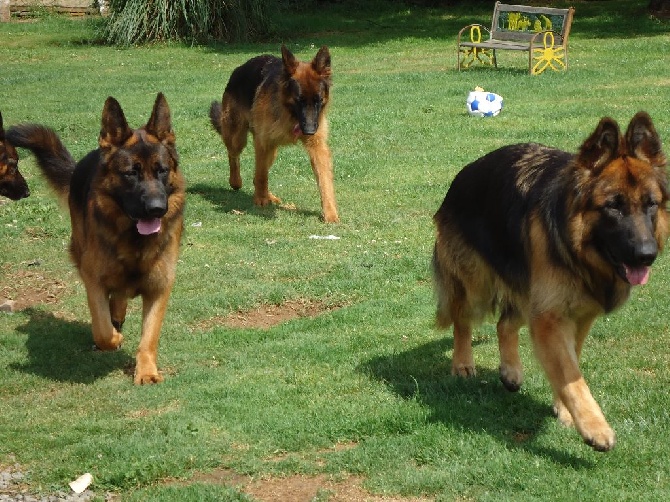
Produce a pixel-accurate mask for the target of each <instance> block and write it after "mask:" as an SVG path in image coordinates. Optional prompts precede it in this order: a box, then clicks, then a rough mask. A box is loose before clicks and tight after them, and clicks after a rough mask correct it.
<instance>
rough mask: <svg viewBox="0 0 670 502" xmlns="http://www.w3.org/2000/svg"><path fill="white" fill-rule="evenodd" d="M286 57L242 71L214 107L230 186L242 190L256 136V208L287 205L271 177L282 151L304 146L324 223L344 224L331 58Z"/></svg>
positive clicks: (265, 59)
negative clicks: (333, 147) (243, 168)
mask: <svg viewBox="0 0 670 502" xmlns="http://www.w3.org/2000/svg"><path fill="white" fill-rule="evenodd" d="M281 52H282V57H281V59H280V58H277V57H275V56H270V55H263V56H256V57H254V58H252V59H250V60H249V61H247V62H246V63H244V64H243V65H242V66H239V67H238V68H236V69H235V70H234V71H233V73H232V74H231V76H230V80H229V81H228V85H227V86H226V89H225V91H224V93H223V98H222V100H221V102H217V101H214V102H213V103H212V105H211V107H210V112H209V116H210V119H211V122H212V126H213V127H214V128H215V129H216V130H217V132H218V133H219V134H220V135H221V137H222V138H223V142H224V143H225V145H226V149H227V150H228V162H229V165H230V178H229V182H230V186H231V187H232V188H234V189H235V190H239V189H240V188H241V187H242V177H241V175H240V154H241V153H242V150H244V147H245V146H246V144H247V136H248V133H249V132H251V134H252V135H253V142H254V152H255V157H256V167H255V172H254V203H255V204H257V205H259V206H266V205H268V204H270V203H275V204H278V203H280V202H281V200H280V199H279V198H278V197H276V196H275V195H273V194H272V193H271V192H270V191H269V188H268V174H269V171H270V167H271V166H272V164H273V162H274V161H275V158H276V156H277V150H278V148H279V147H280V146H283V145H291V144H295V143H297V142H298V141H300V142H301V143H302V145H303V146H304V148H305V150H306V151H307V153H308V155H309V159H310V162H311V164H312V171H313V172H314V176H315V177H316V182H317V185H318V187H319V192H320V194H321V209H322V212H323V219H324V220H325V221H326V222H329V223H334V222H338V221H339V216H338V213H337V204H336V202H335V188H334V184H333V161H332V157H331V154H330V148H329V147H328V122H327V120H326V111H327V109H328V104H329V101H330V87H331V67H330V53H329V51H328V48H327V47H322V48H321V49H320V50H319V51H318V52H317V54H316V56H315V57H314V59H313V60H312V61H311V62H310V63H305V62H302V61H299V60H298V59H296V57H295V56H294V55H293V54H292V53H291V52H290V51H289V50H288V49H287V48H286V47H285V46H282V49H281Z"/></svg>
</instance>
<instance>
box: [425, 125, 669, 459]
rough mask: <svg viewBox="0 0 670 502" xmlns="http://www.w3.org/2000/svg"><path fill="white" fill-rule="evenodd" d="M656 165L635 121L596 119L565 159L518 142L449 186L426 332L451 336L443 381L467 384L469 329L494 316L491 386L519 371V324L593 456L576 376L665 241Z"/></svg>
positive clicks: (653, 140)
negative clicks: (589, 340) (433, 315)
mask: <svg viewBox="0 0 670 502" xmlns="http://www.w3.org/2000/svg"><path fill="white" fill-rule="evenodd" d="M665 164H666V158H665V155H664V153H663V151H662V149H661V141H660V139H659V136H658V134H657V132H656V130H655V128H654V126H653V124H652V121H651V118H650V117H649V116H648V115H647V114H646V113H644V112H640V113H638V114H636V115H635V116H634V117H633V119H632V120H631V122H630V124H629V126H628V129H627V131H626V133H625V135H621V133H620V130H619V126H618V125H617V123H616V122H615V121H614V120H612V119H611V118H603V119H602V120H601V121H600V123H599V124H598V126H597V128H596V129H595V131H594V132H593V133H592V134H591V135H590V137H589V138H588V139H586V141H585V142H584V144H583V145H582V146H581V148H580V150H579V152H578V153H577V154H576V155H573V154H570V153H567V152H564V151H561V150H557V149H554V148H548V147H545V146H542V145H538V144H534V143H527V144H518V145H512V146H506V147H503V148H500V149H498V150H496V151H494V152H491V153H489V154H488V155H486V156H484V157H482V158H480V159H478V160H476V161H475V162H473V163H471V164H469V165H467V166H466V167H465V168H463V170H462V171H461V172H460V173H459V174H458V175H457V176H456V178H455V179H454V181H453V183H452V185H451V187H450V188H449V190H448V192H447V195H446V197H445V199H444V202H443V203H442V206H441V207H440V209H439V210H438V212H437V213H436V214H435V217H434V220H435V223H436V226H437V239H436V243H435V250H434V254H433V270H434V277H435V284H436V292H437V298H438V301H437V321H438V326H440V327H442V328H447V327H449V326H450V325H453V326H454V353H453V361H452V373H453V374H455V375H461V376H471V375H474V374H475V363H474V360H473V355H472V327H473V325H474V324H475V323H476V322H477V321H480V320H481V319H482V317H483V316H485V315H486V314H488V313H491V312H492V311H497V312H498V313H499V314H500V318H499V321H498V325H497V331H498V343H499V348H500V379H501V380H502V382H503V384H504V385H505V387H506V388H507V389H508V390H511V391H516V390H518V389H519V387H520V386H521V384H522V379H523V373H522V367H521V361H520V359H519V352H518V335H519V328H520V327H521V326H522V325H524V324H527V325H528V326H529V328H530V334H531V338H532V341H533V347H534V350H535V354H536V356H537V357H538V359H539V361H540V363H541V364H542V366H543V368H544V370H545V372H546V374H547V377H548V379H549V381H550V383H551V387H552V389H553V393H554V408H555V411H556V413H557V415H558V418H559V420H560V421H561V422H562V423H564V424H566V425H572V424H574V426H575V427H576V428H577V430H578V431H579V433H580V434H581V436H582V437H583V439H584V441H585V442H586V443H588V444H589V445H591V446H592V447H593V448H595V449H596V450H601V451H605V450H609V449H611V448H612V447H613V446H614V444H615V435H614V432H613V430H612V429H611V427H610V426H609V424H608V423H607V421H606V420H605V416H604V415H603V413H602V411H601V409H600V407H599V406H598V404H597V403H596V401H595V399H594V398H593V396H592V395H591V392H590V391H589V388H588V386H587V384H586V382H585V380H584V377H583V376H582V373H581V372H580V369H579V357H580V353H581V350H582V345H583V343H584V339H585V338H586V336H587V334H588V332H589V330H590V328H591V325H592V324H593V322H594V321H595V319H596V318H597V317H598V316H600V315H602V314H604V313H607V312H611V311H613V310H614V309H616V308H617V307H620V306H621V305H622V304H623V303H624V302H626V300H627V299H628V296H629V294H630V292H631V287H632V286H633V285H636V284H644V283H645V282H646V281H647V278H648V275H649V270H650V269H649V267H650V266H651V264H652V263H653V261H654V260H655V258H656V256H657V254H658V253H659V252H660V251H661V249H662V248H663V245H664V243H665V241H666V238H667V236H668V213H667V211H666V205H667V201H668V187H667V183H668V181H667V177H666V172H665Z"/></svg>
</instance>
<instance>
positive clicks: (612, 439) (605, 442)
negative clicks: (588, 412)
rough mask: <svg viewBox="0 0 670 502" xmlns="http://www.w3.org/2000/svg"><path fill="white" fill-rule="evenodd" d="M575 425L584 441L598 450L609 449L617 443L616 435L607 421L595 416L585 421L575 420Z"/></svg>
mask: <svg viewBox="0 0 670 502" xmlns="http://www.w3.org/2000/svg"><path fill="white" fill-rule="evenodd" d="M575 427H576V428H577V430H578V431H579V433H580V434H581V436H582V438H584V442H585V443H586V444H587V445H589V446H590V447H591V448H593V449H594V450H596V451H609V450H611V449H612V448H614V445H615V444H616V436H615V435H614V431H613V430H612V428H611V427H610V426H609V424H608V423H607V421H606V420H605V419H604V417H603V418H601V417H598V416H594V417H591V418H590V419H589V420H585V421H583V422H581V423H580V422H579V421H575Z"/></svg>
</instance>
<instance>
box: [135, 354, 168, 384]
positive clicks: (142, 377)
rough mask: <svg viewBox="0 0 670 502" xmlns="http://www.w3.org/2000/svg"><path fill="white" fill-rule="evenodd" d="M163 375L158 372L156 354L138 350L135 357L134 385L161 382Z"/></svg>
mask: <svg viewBox="0 0 670 502" xmlns="http://www.w3.org/2000/svg"><path fill="white" fill-rule="evenodd" d="M162 381H163V377H162V375H161V374H160V373H158V367H157V366H156V354H155V353H151V352H147V351H138V352H137V356H136V357H135V378H134V382H135V385H145V384H152V383H161V382H162Z"/></svg>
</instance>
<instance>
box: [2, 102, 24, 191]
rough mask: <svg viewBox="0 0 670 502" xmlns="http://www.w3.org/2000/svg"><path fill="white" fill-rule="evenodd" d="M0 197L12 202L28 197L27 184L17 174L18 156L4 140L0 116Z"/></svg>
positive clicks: (19, 174) (12, 147) (14, 149)
mask: <svg viewBox="0 0 670 502" xmlns="http://www.w3.org/2000/svg"><path fill="white" fill-rule="evenodd" d="M0 195H1V196H3V197H7V198H9V199H12V200H19V199H23V198H24V197H28V196H29V195H30V190H29V189H28V184H27V183H26V180H25V179H24V178H23V176H22V175H21V173H20V172H19V155H18V153H16V148H14V145H12V144H11V143H10V142H8V141H7V139H6V138H5V129H4V127H3V125H2V114H0Z"/></svg>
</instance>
